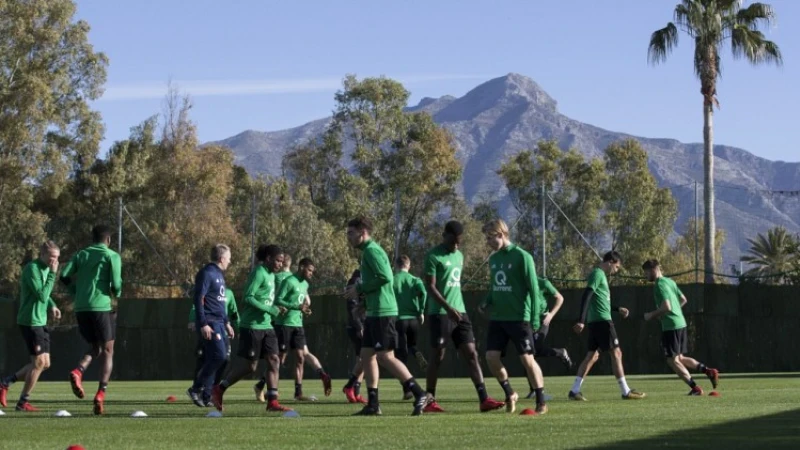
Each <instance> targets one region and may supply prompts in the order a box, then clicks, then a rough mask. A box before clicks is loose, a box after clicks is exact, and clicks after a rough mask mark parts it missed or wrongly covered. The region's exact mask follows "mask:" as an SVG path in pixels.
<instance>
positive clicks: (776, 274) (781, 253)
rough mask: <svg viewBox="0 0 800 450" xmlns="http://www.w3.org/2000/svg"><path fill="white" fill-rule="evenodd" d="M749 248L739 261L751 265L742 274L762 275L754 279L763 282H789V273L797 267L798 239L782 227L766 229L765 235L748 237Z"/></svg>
mask: <svg viewBox="0 0 800 450" xmlns="http://www.w3.org/2000/svg"><path fill="white" fill-rule="evenodd" d="M747 242H749V243H750V249H749V250H748V251H747V253H748V254H747V255H745V256H742V257H741V261H742V262H744V263H747V264H750V265H751V266H753V267H752V268H751V269H749V270H747V271H746V272H745V273H744V274H743V275H744V276H745V277H763V278H762V279H761V280H756V281H758V282H761V283H764V284H789V283H791V282H792V278H791V274H790V273H789V272H792V271H794V270H795V269H796V268H797V262H798V258H800V255H798V253H797V249H798V241H797V239H796V238H795V236H792V235H791V234H789V232H788V231H787V230H786V228H784V227H775V228H771V229H769V230H767V233H766V235H765V234H761V233H759V234H758V236H756V237H755V239H748V240H747Z"/></svg>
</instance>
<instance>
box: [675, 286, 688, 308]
mask: <svg viewBox="0 0 800 450" xmlns="http://www.w3.org/2000/svg"><path fill="white" fill-rule="evenodd" d="M678 294H679V295H680V296H681V300H680V301H681V308H683V307H684V306H686V303H688V302H689V300H687V299H686V296H685V295H683V292H681V290H680V289H678Z"/></svg>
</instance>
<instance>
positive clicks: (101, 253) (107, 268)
mask: <svg viewBox="0 0 800 450" xmlns="http://www.w3.org/2000/svg"><path fill="white" fill-rule="evenodd" d="M371 231H372V224H371V222H370V221H369V219H367V218H364V217H360V218H356V219H353V220H351V221H350V222H348V224H347V240H348V243H349V244H350V245H351V246H352V247H354V248H356V249H358V250H360V251H361V263H360V268H359V269H358V270H356V271H355V272H354V273H353V276H352V277H351V278H350V280H349V281H348V283H347V286H346V288H345V290H344V294H343V296H344V297H345V298H346V300H347V309H348V317H349V319H348V325H347V331H348V336H349V337H350V339H351V341H352V342H353V346H354V348H355V352H356V356H357V358H356V364H355V367H354V368H353V371H352V374H351V376H350V379H349V380H348V382H347V384H346V385H345V386H344V389H343V392H344V394H345V396H346V398H347V400H348V402H350V403H359V404H363V405H364V406H363V408H362V409H361V410H360V411H359V412H358V413H356V414H357V415H380V414H381V408H380V402H379V397H378V381H379V374H380V369H379V366H380V367H383V368H385V369H386V370H387V371H388V372H389V373H391V374H392V375H393V376H394V377H395V378H397V379H398V380H399V381H400V383H401V384H402V386H403V398H404V399H407V400H411V399H413V412H412V415H420V414H422V413H438V412H444V408H442V406H441V405H439V403H438V402H437V398H436V386H437V380H438V372H439V368H440V366H441V363H442V361H443V359H444V356H445V349H446V347H447V344H448V341H452V343H453V345H454V347H455V348H456V350H457V351H458V352H459V354H460V356H461V357H462V358H461V359H463V360H464V361H465V363H466V365H467V368H468V371H469V374H470V378H471V380H472V382H473V384H474V386H475V390H476V392H477V395H478V401H479V410H480V411H481V412H487V411H492V410H496V409H501V408H504V407H505V410H506V411H507V412H509V413H513V412H514V411H515V410H516V406H517V402H518V401H519V395H518V394H517V393H516V392H515V391H514V389H513V388H512V387H511V384H510V382H509V377H508V372H507V371H506V368H505V367H504V365H503V361H502V360H503V357H504V356H505V351H506V348H507V347H508V344H509V342H510V343H512V344H513V345H514V347H515V348H516V350H517V353H518V354H519V358H520V361H521V363H522V366H523V367H524V369H525V375H526V378H527V380H528V383H529V387H530V393H529V394H528V398H535V409H533V410H528V411H527V412H528V413H532V414H537V415H538V414H545V413H546V412H547V409H548V408H547V403H546V399H545V395H544V380H543V377H542V371H541V369H540V367H539V365H538V363H537V362H536V359H535V358H534V356H537V357H546V356H554V357H558V358H559V359H561V361H562V362H563V363H564V364H565V365H566V366H567V367H571V366H572V362H571V360H570V358H569V355H568V354H567V352H566V350H564V349H550V348H547V347H546V346H545V345H544V339H545V337H546V335H547V330H548V328H549V325H550V323H551V321H552V319H553V317H554V316H555V315H556V314H557V313H558V311H559V310H560V308H561V305H562V304H563V297H562V296H561V295H560V294H559V293H558V291H557V290H556V289H555V288H554V287H553V285H552V284H551V283H550V282H549V281H547V280H545V279H542V278H538V277H537V275H536V268H535V265H534V261H533V258H532V256H531V255H530V253H528V252H527V251H525V250H523V249H522V248H520V247H518V246H516V245H514V244H513V243H511V241H510V240H509V230H508V226H507V225H506V223H505V222H503V221H502V220H499V219H498V220H493V221H491V222H488V223H487V224H485V225H484V227H483V233H484V235H485V238H486V244H487V245H488V246H489V248H490V249H491V250H492V255H491V256H490V257H489V261H488V264H489V268H490V271H491V274H490V278H491V286H490V290H489V293H488V295H487V296H486V298H485V300H483V301H482V302H481V303H480V305H479V312H480V313H481V314H484V315H487V316H488V317H489V326H488V330H487V343H486V355H485V358H486V362H487V365H488V366H489V369H490V371H491V373H492V375H494V376H495V378H496V379H497V380H498V382H499V384H500V386H501V387H502V389H503V392H504V395H505V399H504V401H502V402H501V401H497V400H494V399H493V398H491V397H490V396H489V395H488V393H487V390H486V386H485V384H484V379H483V372H482V370H481V364H480V362H479V357H478V352H477V349H476V345H475V336H474V333H473V329H472V324H471V322H470V320H469V316H468V314H467V312H466V309H465V307H464V301H463V298H462V293H461V272H462V269H463V264H464V257H463V255H462V253H461V252H460V250H459V247H460V246H461V244H462V237H463V234H464V229H463V226H462V224H460V223H459V222H457V221H450V222H448V223H447V224H446V225H445V227H444V231H443V233H442V242H441V244H440V245H438V246H436V247H434V248H433V249H431V250H430V251H429V252H428V253H427V255H426V257H425V263H424V269H423V278H424V281H423V280H421V279H419V278H417V277H415V276H413V275H411V274H410V273H409V269H410V261H409V259H408V258H407V257H405V256H401V257H399V258H398V259H397V261H395V270H392V267H391V264H390V262H389V258H388V256H387V254H386V252H385V251H384V250H383V249H382V248H381V246H380V245H379V244H378V243H376V242H375V241H374V240H373V239H372V238H371ZM92 233H93V242H94V244H93V245H91V246H89V247H87V248H85V249H82V250H81V251H79V252H78V253H76V254H75V255H74V256H73V257H72V259H71V260H70V261H69V262H68V263H67V264H66V266H65V267H64V268H63V269H62V271H61V273H60V275H59V278H60V280H61V281H62V282H63V283H64V284H66V285H67V286H68V288H69V292H70V294H71V296H72V297H73V299H74V311H75V315H76V319H77V322H78V327H79V331H80V334H81V336H82V337H83V338H84V340H86V341H87V342H88V343H89V345H90V347H89V349H88V350H87V351H86V352H85V354H84V355H83V356H82V357H81V359H80V360H79V363H78V365H77V366H76V368H75V369H74V370H73V371H71V372H70V374H69V380H70V384H71V387H72V391H73V393H74V394H75V395H76V396H77V397H78V398H83V397H84V390H83V387H82V380H83V373H84V371H85V369H86V368H87V367H88V366H89V364H91V362H92V361H93V360H94V359H97V360H99V361H101V371H100V372H101V374H100V382H99V387H98V391H97V393H96V395H95V397H94V402H93V404H94V408H93V411H94V413H95V414H102V413H103V410H104V400H105V392H106V388H107V385H108V381H109V378H110V375H111V369H112V366H113V351H114V340H115V335H116V314H115V312H114V311H113V310H112V307H111V298H112V296H113V297H118V296H119V295H120V293H121V288H122V280H121V276H120V273H121V262H120V257H119V255H118V254H117V253H116V252H114V251H113V250H111V249H110V248H109V244H110V242H111V234H112V233H111V229H110V228H108V227H106V226H102V225H99V226H96V227H95V228H94V229H93V231H92ZM59 256H60V252H59V249H58V247H57V245H56V244H55V243H53V242H52V241H47V242H45V243H44V244H43V245H42V247H41V249H40V254H39V258H38V259H36V260H34V261H31V262H30V263H29V264H28V265H27V266H26V267H25V269H24V270H23V274H22V277H21V285H20V307H19V313H18V316H17V323H18V324H19V326H20V330H21V332H22V335H23V338H24V340H25V343H26V345H27V347H28V350H29V353H30V355H31V361H30V363H29V364H27V365H26V366H24V367H23V368H22V369H20V370H19V371H17V372H15V373H12V374H10V375H8V376H5V377H2V378H0V405H2V406H3V407H5V406H7V394H8V390H9V386H10V385H11V384H13V383H14V382H16V381H18V380H22V381H24V387H23V390H22V393H21V395H20V398H19V401H18V403H17V405H16V409H17V410H18V411H37V408H35V407H34V406H32V405H31V404H30V402H29V396H30V393H31V391H32V390H33V387H34V386H35V384H36V381H37V380H38V378H39V376H40V374H41V373H42V372H43V371H44V370H46V369H47V368H48V367H49V365H50V355H49V353H50V334H49V329H48V327H47V318H48V312H51V313H52V315H53V317H54V318H56V319H58V318H60V316H61V312H60V311H59V309H58V308H57V307H56V305H55V303H54V302H53V301H52V299H51V298H50V294H51V292H52V290H53V287H54V283H55V279H56V276H57V272H58V258H59ZM256 259H257V260H258V264H256V265H255V267H254V269H253V270H252V271H251V272H250V274H249V276H248V279H247V284H246V288H245V293H244V301H243V303H242V305H241V311H239V309H237V306H236V301H235V299H234V297H233V293H232V291H231V290H230V289H229V288H227V287H226V285H225V277H224V272H225V270H226V269H227V268H228V266H229V265H230V261H231V252H230V248H229V247H227V246H226V245H223V244H218V245H216V246H214V247H213V248H212V250H211V258H210V262H209V263H208V264H207V265H206V266H204V267H203V268H202V269H201V270H200V271H199V272H198V273H197V276H196V277H195V285H194V290H193V303H194V304H193V308H192V312H191V315H190V322H189V328H190V329H191V330H192V331H193V332H195V333H197V336H198V345H197V365H196V370H195V374H196V376H195V379H194V383H193V384H192V386H191V387H190V388H189V389H188V390H187V394H188V395H189V397H190V398H191V399H192V401H193V402H194V403H195V404H196V405H197V406H212V405H213V406H214V407H216V408H217V409H218V410H220V411H222V410H223V408H224V406H223V396H224V393H225V391H226V390H227V389H228V388H229V387H230V386H232V385H233V384H235V383H236V382H238V381H240V380H241V379H243V378H245V377H247V376H250V375H252V374H253V373H255V372H256V370H257V366H258V362H259V360H260V359H264V360H265V362H266V371H265V373H264V376H263V377H262V378H261V380H260V381H259V382H258V383H257V384H256V385H255V386H254V390H255V393H256V397H257V398H258V400H259V401H262V402H265V401H266V403H267V407H266V408H267V411H277V412H283V411H288V410H290V408H288V407H286V406H284V405H282V404H281V403H280V402H279V401H278V379H279V371H280V367H281V365H282V363H283V362H284V361H285V359H286V356H287V354H288V353H289V352H291V353H293V355H294V356H295V393H294V398H295V400H297V401H309V400H314V398H313V397H306V396H305V395H304V394H303V390H302V380H303V370H304V364H309V365H310V366H311V367H312V368H313V369H314V370H315V372H316V374H317V375H318V376H319V377H320V379H321V380H322V383H323V387H324V393H325V395H326V396H329V395H330V394H331V390H332V387H331V377H330V375H329V374H328V373H327V372H326V371H325V370H324V368H323V366H322V364H321V363H320V362H319V360H318V359H317V358H316V357H315V356H314V355H313V354H312V353H311V352H310V351H309V349H308V346H307V344H306V339H305V332H304V328H303V317H304V316H306V315H309V314H311V299H310V297H309V295H308V288H309V280H311V278H312V277H313V275H314V272H315V265H314V262H313V261H312V260H310V259H308V258H303V259H301V260H300V261H299V262H298V270H297V271H296V272H294V273H292V272H291V269H290V268H291V259H290V257H289V255H288V254H286V253H285V252H284V251H283V249H281V248H280V247H279V246H276V245H264V246H261V247H259V248H258V250H257V252H256ZM620 265H621V257H620V255H619V254H618V253H617V252H614V251H612V252H608V253H607V254H605V256H604V257H603V261H602V262H601V263H600V264H599V265H598V266H597V267H596V268H594V269H593V270H592V271H591V273H590V274H589V276H588V278H587V287H586V289H585V290H584V293H583V296H582V300H581V308H580V317H579V318H578V319H577V320H576V323H575V325H574V327H573V329H574V331H575V332H576V333H579V334H580V333H581V332H582V331H583V330H584V328H588V334H589V339H588V352H587V354H586V356H585V358H584V359H583V361H582V362H581V364H580V366H579V368H578V373H577V377H576V378H575V383H574V384H573V386H572V388H571V389H570V392H569V394H568V398H569V399H571V400H577V401H586V397H584V395H583V393H582V392H581V386H582V383H583V381H584V379H585V378H586V376H587V375H588V373H589V371H590V370H591V368H592V366H593V365H594V363H595V362H596V361H597V359H598V357H599V353H600V352H608V353H609V354H610V356H611V362H612V370H613V373H614V375H615V377H616V379H617V382H618V384H619V388H620V392H621V395H622V398H623V399H631V400H636V399H643V398H645V394H644V393H643V392H638V391H636V390H633V389H631V388H630V387H629V386H628V384H627V382H626V380H625V375H624V371H623V365H622V352H621V350H620V348H619V340H618V338H617V335H616V331H615V329H614V323H613V321H612V318H611V312H612V310H613V311H616V312H618V313H619V314H620V315H621V316H622V317H623V318H627V317H628V316H629V311H628V310H627V309H626V308H623V307H612V305H611V298H610V297H611V296H610V290H609V286H608V278H607V277H608V276H609V275H613V274H614V273H616V272H617V271H618V270H619V268H620ZM642 269H643V271H644V272H645V274H646V276H647V278H648V280H650V281H652V282H654V283H655V290H654V292H655V294H654V298H655V304H656V309H655V310H653V311H650V312H647V313H645V314H644V316H643V318H644V319H645V320H652V319H659V320H660V322H661V327H662V339H661V346H662V349H663V354H664V357H665V358H666V361H667V363H668V365H669V366H670V367H671V368H672V369H673V370H674V371H675V373H676V374H677V375H678V376H679V377H680V378H681V379H682V380H683V381H684V382H686V383H687V384H688V385H689V386H690V388H691V390H690V392H689V395H702V394H703V390H702V389H701V388H700V387H699V386H698V385H697V384H696V382H695V381H694V379H693V378H692V376H691V374H690V372H689V371H690V370H694V371H697V372H700V373H704V374H705V375H706V376H707V377H708V378H709V380H710V381H711V383H712V387H713V388H714V389H716V387H717V383H718V381H719V372H718V371H717V370H716V369H713V368H709V367H707V366H705V365H704V364H702V363H700V362H698V361H696V360H694V359H692V358H689V357H687V356H686V353H687V344H688V337H687V333H686V321H685V319H684V317H683V313H682V312H681V308H682V307H683V305H684V304H685V303H686V297H685V296H684V295H683V293H681V291H680V290H679V289H678V286H677V285H676V284H675V282H674V281H672V280H670V279H669V278H667V277H664V276H663V275H662V273H661V269H660V266H659V263H658V261H657V260H654V259H653V260H648V261H646V262H645V263H644V264H643V266H642ZM548 299H551V300H553V301H554V305H553V307H552V309H549V310H548V302H547V300H548ZM422 325H426V326H427V327H428V329H429V331H430V342H431V345H432V349H431V352H430V354H429V358H428V360H426V359H425V356H424V355H423V354H422V352H420V351H419V350H418V349H417V348H416V342H417V335H418V333H419V328H420V326H422ZM236 328H238V331H235V329H236ZM237 335H238V339H239V345H238V352H237V356H238V358H237V359H236V361H235V362H234V364H232V365H231V367H230V369H228V365H229V364H228V362H229V360H230V353H231V346H230V339H232V338H234V337H235V336H237ZM411 355H413V356H414V357H415V359H416V361H417V363H418V365H419V366H420V368H421V369H422V370H425V371H426V376H427V377H426V378H427V379H426V386H425V389H423V388H422V387H421V386H420V385H419V384H418V383H417V381H416V380H415V378H414V377H413V376H412V374H411V372H410V371H409V369H408V367H407V365H408V360H409V357H410V356H411ZM223 375H224V377H223ZM364 379H366V384H367V398H366V399H365V398H363V397H362V395H361V383H362V381H363V380H364ZM265 391H266V395H265Z"/></svg>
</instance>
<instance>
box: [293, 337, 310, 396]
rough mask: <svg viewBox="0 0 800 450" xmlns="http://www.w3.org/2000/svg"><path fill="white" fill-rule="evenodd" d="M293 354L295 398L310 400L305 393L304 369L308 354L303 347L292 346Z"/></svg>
mask: <svg viewBox="0 0 800 450" xmlns="http://www.w3.org/2000/svg"><path fill="white" fill-rule="evenodd" d="M291 351H292V354H293V355H294V399H295V400H308V398H307V397H306V396H304V395H303V372H304V371H303V369H304V367H303V366H304V365H305V363H306V356H305V351H304V350H303V347H300V348H294V346H292V350H291Z"/></svg>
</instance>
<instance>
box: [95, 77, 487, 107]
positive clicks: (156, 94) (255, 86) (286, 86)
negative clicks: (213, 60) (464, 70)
mask: <svg viewBox="0 0 800 450" xmlns="http://www.w3.org/2000/svg"><path fill="white" fill-rule="evenodd" d="M392 78H395V79H396V80H398V81H400V82H402V83H404V84H418V83H426V82H432V81H451V80H476V79H481V80H488V79H489V78H490V76H489V75H467V74H429V75H409V76H398V77H392ZM173 84H174V85H175V86H176V87H177V88H178V89H179V90H180V91H181V92H182V93H187V94H189V95H191V96H192V97H205V96H232V95H269V94H300V93H310V92H329V91H336V90H338V89H340V88H341V87H342V78H305V79H287V80H217V81H211V80H185V81H180V80H174V81H173ZM166 93H167V83H166V82H157V83H130V84H117V85H114V84H112V85H109V86H108V87H106V91H105V94H103V97H102V98H100V101H120V100H143V99H155V98H163V97H164V95H165V94H166Z"/></svg>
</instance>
